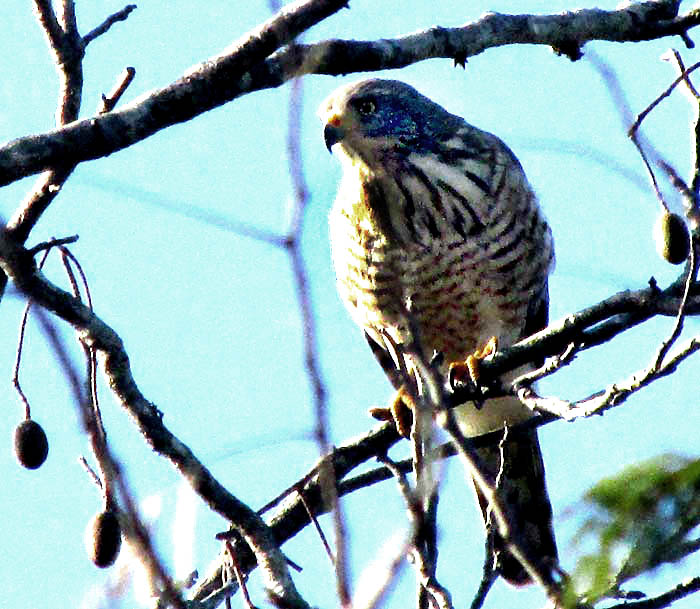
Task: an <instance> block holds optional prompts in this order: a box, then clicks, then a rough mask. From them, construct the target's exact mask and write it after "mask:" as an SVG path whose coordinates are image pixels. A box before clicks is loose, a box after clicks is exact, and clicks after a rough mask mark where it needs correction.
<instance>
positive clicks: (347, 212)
mask: <svg viewBox="0 0 700 609" xmlns="http://www.w3.org/2000/svg"><path fill="white" fill-rule="evenodd" d="M508 152H509V151H506V152H505V153H500V156H499V157H498V158H495V159H491V163H489V164H484V163H483V162H482V161H481V160H475V159H463V160H461V161H460V163H458V164H455V165H454V166H452V167H451V166H449V165H446V164H445V163H441V162H439V161H438V159H437V158H435V157H433V156H431V155H420V156H419V155H410V156H408V157H407V158H406V159H405V160H404V162H403V163H402V165H401V166H392V165H391V164H386V166H388V167H389V168H390V169H393V171H391V172H389V173H383V174H377V173H375V172H373V171H372V170H371V169H370V168H369V167H368V166H367V165H365V164H364V163H362V162H360V161H358V160H357V158H354V159H351V158H347V159H345V161H344V165H345V167H344V169H345V171H344V177H343V182H342V184H341V187H340V189H339V194H338V198H337V199H336V202H335V205H334V207H333V209H332V211H331V216H330V231H331V243H332V250H333V261H334V265H335V271H336V276H337V282H338V290H339V293H340V296H341V298H342V299H343V301H344V302H345V304H346V306H347V308H348V310H349V311H350V314H351V315H352V317H353V319H354V321H355V322H356V323H357V324H358V325H360V326H361V327H362V328H364V330H365V331H366V332H367V333H368V334H369V335H370V336H372V338H374V339H375V340H376V341H377V342H378V343H379V344H385V343H386V341H384V339H383V337H382V335H384V334H388V335H389V336H390V337H391V338H392V340H393V341H394V342H396V343H397V344H401V343H404V342H406V341H407V340H408V339H409V338H410V337H409V334H408V328H407V324H406V321H405V312H406V311H409V312H410V313H411V315H412V316H413V318H414V320H415V321H416V323H417V325H418V328H419V331H420V335H421V336H420V338H421V341H422V344H423V349H424V351H425V352H426V353H427V354H430V353H432V351H440V352H442V353H443V354H444V355H445V361H446V362H450V361H455V360H458V359H462V358H464V357H465V356H466V355H467V354H469V353H471V352H473V351H474V349H475V348H477V347H479V346H480V345H482V344H483V343H484V342H485V341H486V340H488V338H490V337H491V336H496V337H497V338H498V339H499V344H500V345H507V344H510V343H512V342H515V341H516V340H518V339H519V338H520V337H521V335H522V332H523V328H524V323H525V319H526V318H527V313H528V306H529V304H530V302H531V301H532V299H533V297H536V296H538V295H539V294H540V292H541V290H542V288H543V286H544V285H545V282H546V278H547V274H548V271H549V269H550V266H551V264H552V261H553V249H552V240H551V235H550V232H549V228H548V226H547V224H546V222H545V220H544V218H543V217H542V215H541V213H540V211H539V208H538V205H537V202H536V199H535V196H534V194H533V193H532V191H531V189H530V187H529V185H528V184H527V181H526V178H525V176H524V174H523V172H522V169H521V168H520V165H519V164H518V163H517V161H516V160H515V159H514V157H512V156H509V155H508V154H507V153H508Z"/></svg>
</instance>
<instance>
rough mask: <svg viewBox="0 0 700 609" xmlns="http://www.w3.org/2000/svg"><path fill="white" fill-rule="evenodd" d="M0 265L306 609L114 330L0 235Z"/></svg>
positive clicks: (247, 513)
mask: <svg viewBox="0 0 700 609" xmlns="http://www.w3.org/2000/svg"><path fill="white" fill-rule="evenodd" d="M0 267H1V268H2V270H3V271H4V272H5V274H6V275H7V276H8V277H9V278H10V279H12V280H13V282H14V284H15V285H16V286H17V288H18V289H19V290H21V291H22V292H24V293H25V294H26V295H27V296H29V297H31V298H32V299H33V300H34V302H35V303H36V304H39V305H40V306H43V307H44V308H46V309H48V310H49V311H52V312H53V313H55V314H56V315H58V316H59V317H60V318H61V319H63V320H65V321H67V322H68V323H70V324H71V325H72V326H73V327H74V328H75V329H76V331H77V332H78V334H79V336H80V338H81V340H82V342H83V343H84V344H85V345H87V346H89V347H91V348H93V349H95V350H96V351H97V353H98V355H99V356H100V358H101V364H102V368H103V371H104V374H105V376H106V377H107V381H108V383H109V386H110V388H111V389H112V392H113V393H114V395H115V396H116V397H117V399H118V400H119V402H120V403H121V405H122V407H123V408H124V409H125V410H126V411H127V412H128V413H129V415H130V416H131V417H132V419H133V420H134V422H135V423H136V424H137V426H138V428H139V430H140V431H141V433H142V434H143V436H144V437H145V439H146V440H147V442H148V443H149V444H150V445H151V447H152V448H153V449H154V450H155V451H157V452H158V453H159V454H161V455H162V456H164V457H166V458H167V459H168V460H169V461H170V462H171V463H172V464H173V465H174V466H175V467H176V468H177V469H178V470H179V471H180V473H181V474H182V476H183V477H184V478H185V479H186V480H187V481H188V483H189V484H190V486H191V487H192V488H193V490H194V491H195V492H196V493H197V494H198V495H199V496H200V497H202V499H203V500H204V501H205V502H206V503H207V504H208V505H209V507H210V508H211V509H212V510H213V511H215V512H217V513H219V514H221V515H222V516H224V517H225V518H226V519H228V520H229V521H230V522H231V523H232V524H233V525H234V526H235V527H236V528H237V529H238V530H239V531H240V532H241V535H242V536H243V538H244V539H245V540H246V542H247V543H248V545H249V546H250V549H251V550H252V552H253V554H254V555H255V558H256V560H257V564H258V565H259V566H260V567H261V569H262V572H263V579H264V582H265V585H266V588H267V590H268V592H269V593H270V595H271V596H272V597H273V598H276V599H277V600H278V601H279V602H280V603H281V604H283V605H284V606H288V607H303V608H305V607H307V604H306V602H305V601H304V600H303V599H302V598H301V596H299V594H298V592H297V591H296V588H295V587H294V584H293V582H292V580H291V578H290V576H289V572H288V569H287V565H286V562H285V559H284V556H283V555H282V553H281V552H280V550H279V547H278V546H277V544H276V541H275V538H274V535H273V534H272V532H271V531H270V530H269V528H268V527H267V525H266V524H265V523H264V522H263V520H262V519H261V518H260V517H259V516H258V515H257V514H256V513H255V512H254V511H253V510H251V509H250V508H249V507H248V506H247V505H245V504H244V503H243V502H242V501H240V500H239V499H237V498H236V497H234V496H233V495H232V494H231V493H230V492H229V491H228V490H226V488H224V487H223V486H222V485H221V484H220V483H219V482H218V481H217V480H216V478H214V476H212V474H211V472H210V471H209V470H208V469H207V468H206V467H205V466H204V465H203V464H202V463H201V462H200V461H199V460H198V459H197V457H196V456H195V455H194V454H193V453H192V451H191V450H190V449H189V448H188V447H187V446H185V445H184V444H183V443H182V442H181V441H180V440H179V439H178V438H176V437H175V436H174V435H173V434H172V433H171V432H170V431H169V430H168V428H167V427H166V426H165V425H164V424H163V420H162V419H163V414H162V413H161V412H160V411H159V410H158V409H157V408H156V407H155V406H154V405H153V404H152V403H150V402H149V401H148V400H146V398H145V397H144V396H143V394H142V393H141V391H140V390H139V388H138V386H137V385H136V382H135V380H134V378H133V376H132V375H131V369H130V365H129V357H128V355H127V353H126V350H125V349H124V345H123V343H122V341H121V339H120V338H119V336H118V335H117V334H116V333H115V332H114V330H113V329H112V328H111V327H109V326H108V325H107V324H105V323H104V322H103V321H102V320H101V319H100V318H99V317H97V315H95V314H94V313H93V312H92V311H91V310H90V309H89V308H88V307H86V306H85V305H84V304H83V303H82V302H80V301H79V300H78V299H76V298H74V297H73V296H71V295H70V294H68V293H67V292H65V291H63V290H61V289H60V288H58V287H56V286H54V285H53V284H52V283H50V282H49V281H47V280H46V278H45V277H44V276H43V275H42V274H41V273H40V272H39V271H38V270H37V268H36V265H35V264H34V260H33V259H32V258H31V257H30V256H29V252H28V251H27V250H26V249H24V248H22V247H21V246H18V245H17V244H16V243H14V241H13V240H11V239H8V238H7V237H6V236H5V235H4V233H0Z"/></svg>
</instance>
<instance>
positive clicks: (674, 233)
mask: <svg viewBox="0 0 700 609" xmlns="http://www.w3.org/2000/svg"><path fill="white" fill-rule="evenodd" d="M654 240H655V241H656V251H657V252H659V256H661V257H662V258H663V259H664V260H666V261H667V262H670V263H671V264H681V263H682V262H684V261H685V260H686V259H687V258H688V253H689V252H690V233H689V232H688V227H687V226H686V224H685V221H684V220H683V218H681V217H680V216H679V215H678V214H672V213H669V212H667V211H664V212H662V214H661V215H660V216H659V218H658V219H657V220H656V224H654Z"/></svg>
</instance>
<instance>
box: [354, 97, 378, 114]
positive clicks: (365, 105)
mask: <svg viewBox="0 0 700 609" xmlns="http://www.w3.org/2000/svg"><path fill="white" fill-rule="evenodd" d="M376 110H377V104H376V103H375V102H374V101H372V100H371V99H364V100H362V101H361V102H360V104H359V105H358V106H357V111H358V112H359V113H360V114H362V116H368V115H370V114H374V113H375V111H376Z"/></svg>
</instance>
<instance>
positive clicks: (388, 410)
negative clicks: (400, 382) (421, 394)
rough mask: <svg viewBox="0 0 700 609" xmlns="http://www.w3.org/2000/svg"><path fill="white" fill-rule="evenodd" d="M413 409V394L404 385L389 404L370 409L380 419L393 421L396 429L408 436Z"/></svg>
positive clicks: (405, 436)
mask: <svg viewBox="0 0 700 609" xmlns="http://www.w3.org/2000/svg"><path fill="white" fill-rule="evenodd" d="M413 409H414V405H413V398H412V397H411V394H410V393H409V392H408V390H407V389H405V388H404V387H400V388H399V390H398V391H397V392H396V393H395V394H394V397H393V398H392V399H391V402H389V404H388V406H384V407H382V406H375V407H374V408H370V409H369V413H370V414H371V415H372V416H373V417H374V418H375V419H377V420H378V421H393V422H394V425H395V426H396V431H398V432H399V434H400V435H402V436H403V437H404V438H408V437H409V436H410V435H411V425H412V424H413Z"/></svg>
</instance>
